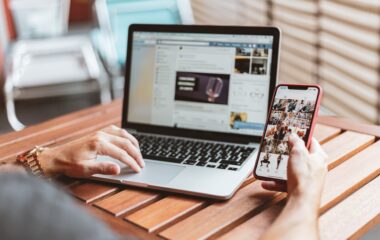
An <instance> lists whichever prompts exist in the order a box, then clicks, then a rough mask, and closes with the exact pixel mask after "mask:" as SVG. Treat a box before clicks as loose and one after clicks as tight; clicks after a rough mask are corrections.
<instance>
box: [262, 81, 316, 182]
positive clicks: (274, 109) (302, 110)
mask: <svg viewBox="0 0 380 240" xmlns="http://www.w3.org/2000/svg"><path fill="white" fill-rule="evenodd" d="M318 95H319V89H318V88H317V87H305V88H300V87H294V88H290V87H288V86H279V87H278V88H277V91H276V93H275V97H274V101H273V105H272V106H271V109H270V114H269V118H268V122H267V126H266V129H265V132H264V139H263V142H262V144H261V147H260V152H259V156H258V162H257V166H256V175H258V176H261V177H266V178H274V179H279V180H286V179H287V166H288V158H289V148H288V138H289V136H290V134H292V133H296V134H297V135H298V136H299V137H301V138H302V139H303V140H304V141H305V143H306V142H307V140H308V138H309V134H310V128H311V123H312V120H313V116H314V112H315V109H316V103H317V100H318Z"/></svg>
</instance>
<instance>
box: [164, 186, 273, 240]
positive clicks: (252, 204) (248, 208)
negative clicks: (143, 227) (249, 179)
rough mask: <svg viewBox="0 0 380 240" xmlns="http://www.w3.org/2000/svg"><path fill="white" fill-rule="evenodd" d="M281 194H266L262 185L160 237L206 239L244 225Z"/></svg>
mask: <svg viewBox="0 0 380 240" xmlns="http://www.w3.org/2000/svg"><path fill="white" fill-rule="evenodd" d="M276 196H278V194H277V193H273V192H270V191H266V190H264V189H263V188H262V187H261V182H260V181H255V182H253V183H252V184H250V185H248V186H246V187H244V188H243V189H241V190H240V191H239V192H237V193H236V195H235V196H234V197H233V198H232V199H231V200H229V201H227V202H222V203H215V204H213V205H211V206H209V207H207V208H205V209H202V210H201V211H199V212H197V213H195V214H194V215H192V216H190V217H188V218H186V219H185V220H183V221H181V222H179V223H177V224H175V225H173V226H172V227H170V228H168V229H166V230H164V231H163V232H161V233H160V236H162V237H164V238H168V239H200V238H202V239H204V238H207V237H210V236H213V235H215V234H219V233H220V231H222V230H224V229H226V228H229V227H231V226H233V225H234V224H236V223H238V222H240V221H243V220H244V219H246V218H248V217H249V216H250V215H251V214H254V213H255V212H257V211H260V210H262V209H263V208H265V206H266V205H267V204H270V203H271V201H275V199H276Z"/></svg>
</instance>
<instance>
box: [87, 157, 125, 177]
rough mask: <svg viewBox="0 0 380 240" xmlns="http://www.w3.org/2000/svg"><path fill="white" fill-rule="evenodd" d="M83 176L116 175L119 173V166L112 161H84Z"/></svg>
mask: <svg viewBox="0 0 380 240" xmlns="http://www.w3.org/2000/svg"><path fill="white" fill-rule="evenodd" d="M83 167H84V170H83V171H84V172H83V175H84V176H87V177H89V176H92V175H94V174H105V175H117V174H119V173H120V167H119V166H118V165H117V164H115V163H112V162H92V161H88V162H84V163H83Z"/></svg>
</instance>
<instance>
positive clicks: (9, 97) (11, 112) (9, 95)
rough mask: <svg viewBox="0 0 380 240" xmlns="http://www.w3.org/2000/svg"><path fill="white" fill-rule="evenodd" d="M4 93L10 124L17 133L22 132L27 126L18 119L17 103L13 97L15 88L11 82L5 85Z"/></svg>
mask: <svg viewBox="0 0 380 240" xmlns="http://www.w3.org/2000/svg"><path fill="white" fill-rule="evenodd" d="M4 93H5V107H6V110H7V118H8V122H9V124H10V125H11V127H12V128H13V129H14V130H15V131H20V130H22V129H24V128H25V125H24V124H22V123H21V122H20V121H19V120H18V118H17V115H16V108H15V102H14V97H13V86H12V84H11V83H10V81H7V82H6V83H5V86H4Z"/></svg>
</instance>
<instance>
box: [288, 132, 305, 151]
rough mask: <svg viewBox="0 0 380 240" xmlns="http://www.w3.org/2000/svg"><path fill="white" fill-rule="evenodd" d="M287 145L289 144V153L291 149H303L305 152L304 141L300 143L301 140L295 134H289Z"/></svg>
mask: <svg viewBox="0 0 380 240" xmlns="http://www.w3.org/2000/svg"><path fill="white" fill-rule="evenodd" d="M288 144H289V149H290V151H291V150H292V149H293V148H299V149H303V148H304V149H305V150H306V147H305V143H304V141H302V139H301V138H299V137H298V136H297V135H296V134H295V133H292V134H290V136H289V141H288Z"/></svg>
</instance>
